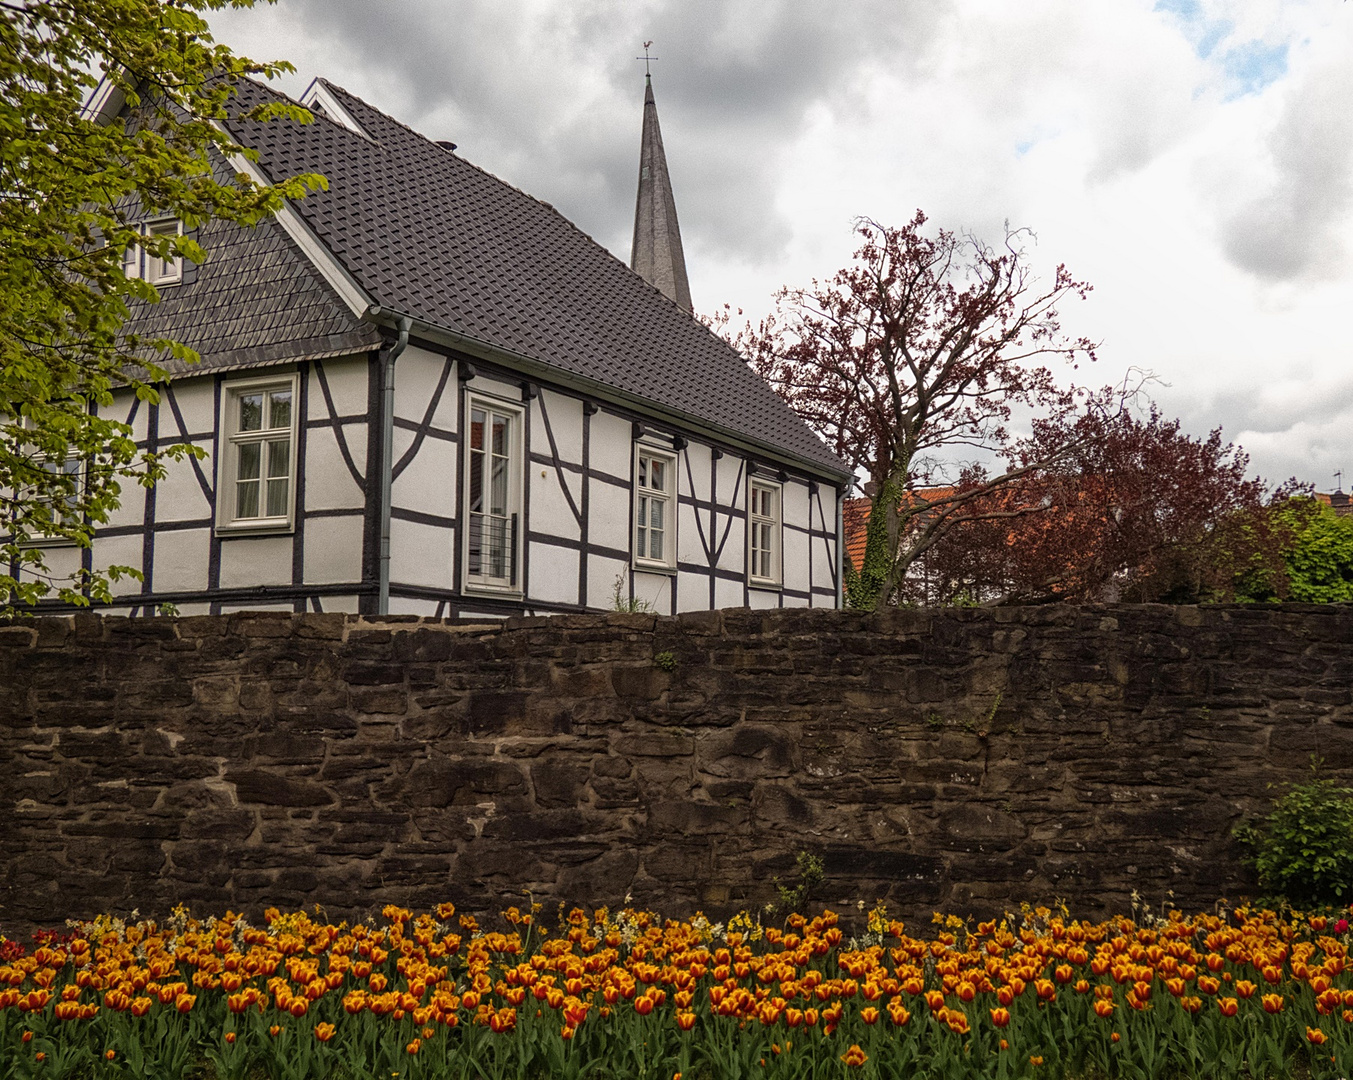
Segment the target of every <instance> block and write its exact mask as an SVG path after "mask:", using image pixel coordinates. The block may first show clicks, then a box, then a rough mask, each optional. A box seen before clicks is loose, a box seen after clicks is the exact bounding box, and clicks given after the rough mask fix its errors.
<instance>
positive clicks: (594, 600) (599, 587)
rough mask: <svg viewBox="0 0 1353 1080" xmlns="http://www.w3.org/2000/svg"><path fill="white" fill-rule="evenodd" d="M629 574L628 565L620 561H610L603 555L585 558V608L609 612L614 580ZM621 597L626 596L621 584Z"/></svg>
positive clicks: (623, 586)
mask: <svg viewBox="0 0 1353 1080" xmlns="http://www.w3.org/2000/svg"><path fill="white" fill-rule="evenodd" d="M622 574H623V575H626V576H628V574H629V564H628V563H627V562H623V561H621V560H620V559H611V558H608V557H606V556H605V555H589V556H588V557H587V606H588V607H592V608H600V609H601V610H603V611H610V610H611V607H612V602H613V599H614V592H615V579H616V577H617V576H619V575H622ZM621 595H623V596H628V595H629V593H628V590H627V588H626V587H625V585H624V583H623V582H622V583H621Z"/></svg>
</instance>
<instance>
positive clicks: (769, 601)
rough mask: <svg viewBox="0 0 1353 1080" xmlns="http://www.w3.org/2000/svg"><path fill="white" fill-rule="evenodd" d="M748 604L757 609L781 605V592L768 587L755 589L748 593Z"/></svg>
mask: <svg viewBox="0 0 1353 1080" xmlns="http://www.w3.org/2000/svg"><path fill="white" fill-rule="evenodd" d="M747 606H748V607H750V608H752V609H753V610H755V611H762V610H765V609H767V608H778V607H779V606H780V594H779V593H778V592H772V591H770V590H768V589H753V590H752V591H751V592H750V593H748V594H747Z"/></svg>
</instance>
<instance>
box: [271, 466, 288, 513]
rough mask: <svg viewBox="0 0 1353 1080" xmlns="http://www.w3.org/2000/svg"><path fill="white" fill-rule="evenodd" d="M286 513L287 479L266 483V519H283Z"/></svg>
mask: <svg viewBox="0 0 1353 1080" xmlns="http://www.w3.org/2000/svg"><path fill="white" fill-rule="evenodd" d="M286 513H287V478H286V477H285V476H284V477H282V479H280V480H269V481H268V517H285V516H286Z"/></svg>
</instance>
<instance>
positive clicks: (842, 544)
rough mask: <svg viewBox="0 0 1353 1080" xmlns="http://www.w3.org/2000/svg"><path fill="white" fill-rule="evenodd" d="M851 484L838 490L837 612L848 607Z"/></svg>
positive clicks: (844, 485)
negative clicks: (848, 505) (847, 500)
mask: <svg viewBox="0 0 1353 1080" xmlns="http://www.w3.org/2000/svg"><path fill="white" fill-rule="evenodd" d="M849 490H850V486H849V484H843V485H842V486H841V487H839V488H837V489H836V610H837V611H840V610H841V609H842V608H844V607H845V606H846V493H847V492H848V491H849Z"/></svg>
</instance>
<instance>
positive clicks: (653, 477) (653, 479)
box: [648, 458, 667, 491]
mask: <svg viewBox="0 0 1353 1080" xmlns="http://www.w3.org/2000/svg"><path fill="white" fill-rule="evenodd" d="M649 472H650V476H649V482H648V486H649V487H651V488H652V489H653V490H654V491H666V490H667V462H665V461H663V460H662V459H661V458H654V459H653V461H652V464H651V465H650V466H649Z"/></svg>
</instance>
